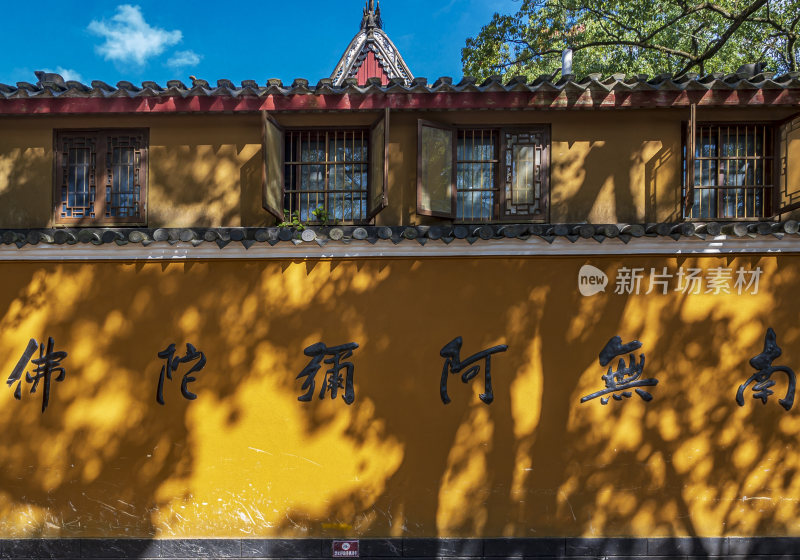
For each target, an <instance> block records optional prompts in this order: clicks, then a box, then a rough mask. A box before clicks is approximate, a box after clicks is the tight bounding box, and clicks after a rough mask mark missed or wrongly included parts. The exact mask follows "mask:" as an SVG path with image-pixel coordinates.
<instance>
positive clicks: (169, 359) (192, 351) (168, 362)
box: [156, 343, 206, 404]
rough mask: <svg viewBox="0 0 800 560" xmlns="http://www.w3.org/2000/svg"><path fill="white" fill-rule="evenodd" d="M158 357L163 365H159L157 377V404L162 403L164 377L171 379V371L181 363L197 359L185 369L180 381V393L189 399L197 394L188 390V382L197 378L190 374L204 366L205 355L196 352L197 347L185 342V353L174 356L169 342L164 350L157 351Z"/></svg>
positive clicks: (172, 346)
mask: <svg viewBox="0 0 800 560" xmlns="http://www.w3.org/2000/svg"><path fill="white" fill-rule="evenodd" d="M158 357H159V358H161V359H163V360H164V365H162V366H161V375H160V376H159V378H158V390H157V391H156V401H157V402H158V404H164V378H165V377H166V378H167V379H169V380H172V372H173V371H177V370H178V366H180V365H181V364H188V363H189V362H192V361H195V360H197V361H196V362H195V363H194V365H192V367H191V368H190V369H189V371H187V372H186V373H185V374H184V376H183V380H182V381H181V394H183V397H184V398H186V399H189V400H194V399H196V398H197V395H195V394H194V393H192V392H191V391H189V383H191V382H193V381H196V380H197V379H196V378H195V377H193V376H192V375H191V374H193V373H196V372H198V371H200V370H202V369H203V368H204V367H206V355H205V354H204V353H203V352H198V351H197V349H196V348H195V347H194V346H192V345H191V344H189V343H187V344H186V354H185V355H184V356H182V357H180V356H175V345H174V344H170V345H169V346H167V347H166V348H165V349H164V350H162V351H161V352H159V353H158Z"/></svg>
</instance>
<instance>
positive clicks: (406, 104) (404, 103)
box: [0, 89, 800, 115]
mask: <svg viewBox="0 0 800 560" xmlns="http://www.w3.org/2000/svg"><path fill="white" fill-rule="evenodd" d="M693 103H694V104H696V105H698V106H720V107H764V106H794V107H800V90H789V89H784V90H738V91H737V90H734V91H720V90H714V91H705V92H704V91H656V92H624V91H623V92H619V91H618V92H614V91H612V92H609V93H606V92H596V91H595V92H592V91H584V92H566V91H561V92H535V93H527V92H491V93H481V92H462V93H457V92H448V93H371V94H366V95H364V94H343V95H334V94H324V95H310V94H309V95H300V94H296V95H287V96H284V95H268V96H267V97H264V98H259V97H242V98H231V97H187V98H182V97H146V98H144V97H140V98H123V97H115V98H97V97H89V98H69V99H66V98H42V99H37V98H26V99H9V100H2V101H0V115H51V114H57V115H63V114H94V113H103V114H108V113H159V114H160V113H220V112H242V113H254V112H260V111H270V112H275V111H320V110H322V111H376V110H383V109H386V108H389V109H400V110H402V109H410V110H414V109H619V108H654V107H689V106H690V105H692V104H693Z"/></svg>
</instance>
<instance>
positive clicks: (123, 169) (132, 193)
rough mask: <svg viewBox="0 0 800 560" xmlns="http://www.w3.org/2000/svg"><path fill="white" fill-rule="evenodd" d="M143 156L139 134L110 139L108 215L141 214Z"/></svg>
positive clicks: (107, 182)
mask: <svg viewBox="0 0 800 560" xmlns="http://www.w3.org/2000/svg"><path fill="white" fill-rule="evenodd" d="M141 157H142V155H141V147H140V146H139V142H138V139H137V138H136V137H133V136H117V137H112V138H109V141H108V152H107V154H106V162H108V163H107V164H106V166H107V170H106V173H107V177H106V185H105V188H106V199H105V200H106V204H105V215H106V217H107V218H112V217H113V218H127V217H138V216H139V204H140V200H141V185H140V182H139V180H140V177H139V169H140V165H141Z"/></svg>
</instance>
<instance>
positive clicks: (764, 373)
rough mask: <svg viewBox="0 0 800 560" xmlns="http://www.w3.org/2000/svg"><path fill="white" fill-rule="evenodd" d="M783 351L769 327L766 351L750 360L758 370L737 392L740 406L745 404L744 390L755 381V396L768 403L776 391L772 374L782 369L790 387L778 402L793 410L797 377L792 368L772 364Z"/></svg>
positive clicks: (765, 340)
mask: <svg viewBox="0 0 800 560" xmlns="http://www.w3.org/2000/svg"><path fill="white" fill-rule="evenodd" d="M781 353H782V351H781V349H780V347H779V346H778V341H777V338H776V336H775V331H773V330H772V328H768V329H767V334H766V336H764V351H763V352H761V354H759V355H758V356H756V357H754V358H753V359H752V360H750V365H751V366H753V368H755V369H757V370H758V371H757V372H755V373H754V374H753V375H751V376H750V378H749V379H748V380H747V381H745V382H744V383H742V384H741V385H740V386H739V390H738V391H737V392H736V402H737V403H738V405H739V406H744V392H745V390H746V389H747V386H748V385H750V384H751V383H755V385H753V393H755V394H754V395H753V398H754V399H761V402H763V403H764V404H767V397H769V396H770V395H772V394H773V392H774V391H772V390H771V389H770V387H772V386H774V385H775V380H773V379H772V374H773V373H775V372H776V371H781V372H783V373H785V374H786V376H787V377H788V378H789V387H788V389H787V391H786V397H784V398H782V399H780V400H778V403H779V404H780V405H781V406H782V407H783V408H785V409H786V410H791V408H792V405H794V390H795V384H796V381H797V379H796V377H795V374H794V371H792V370H791V368H788V367H786V366H773V365H772V362H773V361H775V360H776V359H777V358H778V357H779V356H780V355H781Z"/></svg>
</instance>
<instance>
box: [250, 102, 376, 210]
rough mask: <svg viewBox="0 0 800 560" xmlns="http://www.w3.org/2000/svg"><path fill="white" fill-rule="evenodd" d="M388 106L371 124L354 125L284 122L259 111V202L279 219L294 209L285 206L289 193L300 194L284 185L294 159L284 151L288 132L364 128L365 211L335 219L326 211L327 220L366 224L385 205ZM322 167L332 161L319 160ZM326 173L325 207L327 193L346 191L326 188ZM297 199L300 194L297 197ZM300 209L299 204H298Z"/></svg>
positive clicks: (320, 131)
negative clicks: (354, 217)
mask: <svg viewBox="0 0 800 560" xmlns="http://www.w3.org/2000/svg"><path fill="white" fill-rule="evenodd" d="M389 116H390V113H389V109H388V108H386V109H384V110H383V111H382V112H381V113H380V114H379V116H378V117H377V118H376V120H375V121H373V123H372V124H371V125H368V126H363V125H354V126H334V127H322V126H286V127H285V126H283V125H282V124H281V123H280V122H279V121H278V120H277V119H276V118H275V116H273V114H270V113H268V112H267V111H262V112H261V123H262V127H261V129H262V147H261V150H262V156H263V157H262V181H261V182H262V206H263V208H264V209H265V210H266V211H267V212H269V213H270V214H271V215H272V216H274V217H275V219H276V220H277V221H278V222H281V221H284V219H285V216H284V212H285V211H287V210H288V211H289V212H292V211H294V210H296V209H292V208H291V207H289V208H287V199H288V197H289V196H293V197H299V195H300V193H301V192H302V191H300V189H294V188H293V189H291V192H288V191H287V189H286V170H287V166H288V165H295V164H296V163H291V164H290V163H287V156H288V154H287V153H286V138H287V134H294V133H296V132H301V133H302V132H312V133H325V134H327V133H329V132H342V131H348V132H349V131H358V130H363V131H364V132H365V134H364V137H363V143H364V145H365V146H366V149H367V159H366V161H365V162H364V163H363V165H364V166H365V171H366V180H367V186H366V189H365V190H362V191H361V192H364V193H365V194H364V197H365V198H364V200H365V202H366V212H365V215H364V217H363V218H362V219H357V220H344V219H338V218H336V217H335V216H334V215H329V220H330V221H331V222H335V223H341V224H350V225H367V224H369V223H372V222H373V220H374V219H375V216H376V215H377V214H378V213H379V212H381V211H382V210H383V209H384V208H386V206H387V204H388V197H387V189H388V183H389V124H390V122H389ZM325 151H326V153H327V151H328V146H327V142H326V146H325ZM318 164H319V165H323V166H324V167H326V168H327V167H328V166H329V165H332V162H329V161H327V158H326V161H325V162H323V163H318ZM339 164H342V165H343V164H344V162H337V163H336V165H339ZM328 180H329V179H328V173H327V172H326V173H325V189H324V191H322V198H323V203H324V207H325V208H326V210H327V208H328V193H336V192H347V191H335V190H330V189H328ZM298 200H299V198H298ZM298 209H299V204H298ZM302 221H303V223H306V224H312V225H317V224H320V223H321V221H319V220H312V219H303V220H302Z"/></svg>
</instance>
